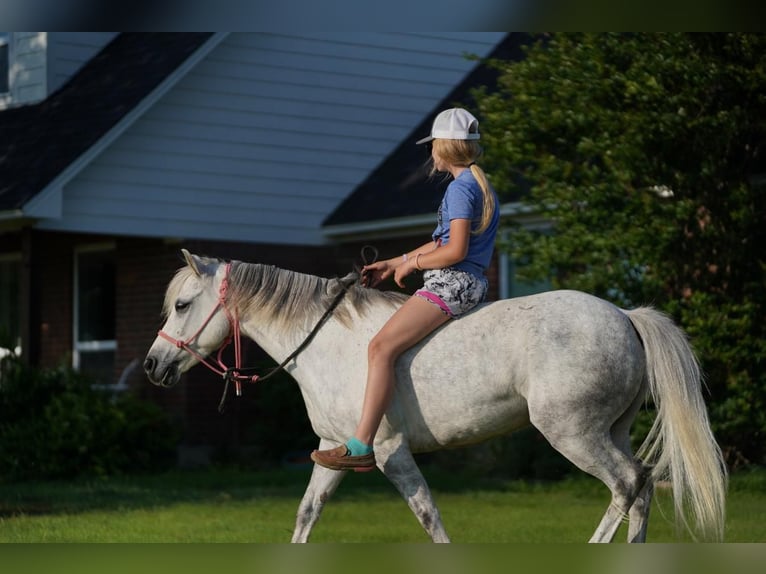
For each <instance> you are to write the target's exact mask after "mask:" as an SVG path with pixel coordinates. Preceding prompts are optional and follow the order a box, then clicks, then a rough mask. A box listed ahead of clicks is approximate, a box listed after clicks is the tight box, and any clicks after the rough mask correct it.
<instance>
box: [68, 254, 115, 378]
mask: <svg viewBox="0 0 766 574" xmlns="http://www.w3.org/2000/svg"><path fill="white" fill-rule="evenodd" d="M99 251H112V252H114V251H115V244H114V243H113V242H107V243H92V244H89V245H81V246H79V247H76V248H75V250H74V274H73V286H74V293H73V298H74V302H73V307H72V342H73V345H72V346H73V348H72V367H73V368H74V369H75V370H78V371H79V370H80V363H81V357H80V354H81V353H82V352H86V353H87V352H89V351H115V353H116V351H117V339H105V340H102V341H80V340H79V331H80V324H79V319H78V317H79V315H80V314H79V309H80V285H79V283H80V282H79V277H80V256H81V255H82V254H85V253H96V252H99ZM95 386H98V387H101V386H103V387H108V388H112V387H114V384H106V385H95Z"/></svg>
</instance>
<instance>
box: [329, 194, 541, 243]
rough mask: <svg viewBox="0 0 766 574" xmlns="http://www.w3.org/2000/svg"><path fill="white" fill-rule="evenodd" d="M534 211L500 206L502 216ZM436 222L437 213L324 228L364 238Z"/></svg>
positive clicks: (399, 233) (405, 231)
mask: <svg viewBox="0 0 766 574" xmlns="http://www.w3.org/2000/svg"><path fill="white" fill-rule="evenodd" d="M530 213H532V210H531V208H529V207H527V206H525V205H522V204H521V203H519V202H513V203H505V204H503V205H501V206H500V217H518V216H520V215H528V214H530ZM435 222H436V214H435V213H425V214H419V215H409V216H407V217H395V218H392V219H376V220H372V221H360V222H358V223H341V224H338V225H328V226H327V227H324V228H323V229H322V233H323V234H324V236H325V237H328V238H330V239H344V240H347V241H350V240H353V239H363V238H366V237H370V236H375V237H377V238H380V239H382V238H387V237H397V236H399V237H400V236H403V235H409V234H410V233H411V232H419V231H423V230H426V231H430V230H432V228H433V227H434V225H435Z"/></svg>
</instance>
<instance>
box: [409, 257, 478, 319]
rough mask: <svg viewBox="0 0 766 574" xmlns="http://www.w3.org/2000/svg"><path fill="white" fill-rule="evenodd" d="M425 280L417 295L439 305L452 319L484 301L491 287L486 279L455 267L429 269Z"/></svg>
mask: <svg viewBox="0 0 766 574" xmlns="http://www.w3.org/2000/svg"><path fill="white" fill-rule="evenodd" d="M423 279H424V283H423V288H422V289H419V290H418V291H416V292H415V295H417V296H418V297H423V298H424V299H426V300H428V301H430V302H431V303H433V304H434V305H438V306H439V308H440V309H441V310H442V311H444V312H445V313H446V314H447V315H449V316H450V317H452V318H457V317H460V316H461V315H463V314H464V313H467V312H468V311H470V310H471V309H473V308H474V307H476V305H478V304H479V303H481V302H482V301H484V298H485V297H486V296H487V288H488V287H489V283H488V282H487V278H486V277H477V276H476V275H473V274H472V273H468V272H467V271H460V270H459V269H455V268H453V267H447V268H446V269H429V270H428V271H426V272H425V273H423Z"/></svg>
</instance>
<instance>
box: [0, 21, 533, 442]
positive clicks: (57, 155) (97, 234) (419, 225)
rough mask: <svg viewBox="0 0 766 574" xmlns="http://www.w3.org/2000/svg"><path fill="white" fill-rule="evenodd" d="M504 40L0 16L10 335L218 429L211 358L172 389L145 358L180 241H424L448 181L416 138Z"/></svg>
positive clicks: (2, 214) (354, 252)
mask: <svg viewBox="0 0 766 574" xmlns="http://www.w3.org/2000/svg"><path fill="white" fill-rule="evenodd" d="M498 50H500V51H501V52H502V53H517V52H518V38H517V37H515V35H507V34H505V33H494V32H486V33H484V32H456V33H449V32H432V33H403V32H399V33H366V32H356V33H334V32H333V33H330V32H327V33H322V32H317V33H265V32H249V33H76V32H68V33H67V32H25V33H16V32H14V33H0V73H2V74H4V75H5V77H4V78H2V79H0V130H2V134H3V137H2V138H0V321H1V322H0V324H2V325H3V326H4V329H5V331H6V333H5V335H6V337H5V338H6V340H7V341H10V342H9V343H8V344H9V345H10V346H14V347H18V349H19V350H20V351H21V354H22V356H23V357H24V359H25V360H26V361H28V362H30V363H32V364H38V365H43V366H51V365H55V364H58V363H60V362H62V361H65V362H71V364H72V365H73V366H74V367H75V368H78V369H81V370H83V371H87V372H90V373H92V374H93V375H94V376H95V377H97V379H98V380H100V381H101V383H102V384H104V385H111V386H112V388H116V389H121V388H131V389H134V390H136V391H137V392H139V393H140V394H141V395H143V396H145V397H147V398H150V399H151V400H154V401H157V402H159V403H160V404H162V405H163V406H164V407H165V408H167V409H168V410H169V411H170V412H171V413H173V414H174V415H175V416H177V417H178V418H179V419H180V420H182V421H185V423H186V429H187V430H186V435H185V441H186V442H187V443H189V444H207V443H215V442H220V441H221V440H225V438H226V436H228V435H229V434H231V433H236V432H237V431H236V428H235V427H236V425H237V421H234V422H233V423H228V422H227V423H224V424H222V423H221V421H220V419H219V418H218V413H217V412H216V408H215V407H216V406H217V402H218V399H219V397H220V385H218V384H215V383H211V380H213V379H215V380H216V381H217V380H218V378H217V377H215V376H214V375H212V374H210V373H207V372H206V371H204V370H202V369H195V370H193V371H192V372H190V373H189V374H187V375H186V379H187V380H186V384H182V385H179V387H177V388H176V389H173V390H172V391H166V390H159V389H155V388H153V387H151V386H150V385H148V384H147V382H146V379H145V376H144V375H143V373H142V371H141V368H140V363H141V360H142V359H143V357H144V355H145V353H146V350H147V349H148V347H149V345H150V344H151V342H152V340H153V339H154V337H155V335H156V332H157V329H158V327H159V326H160V323H161V317H160V307H161V303H162V298H163V294H164V290H165V287H166V285H167V282H168V281H169V279H170V277H171V276H172V274H173V272H174V271H175V269H177V268H178V267H179V266H180V265H181V260H180V257H179V250H180V248H181V247H185V248H188V249H189V250H190V251H192V252H196V253H204V254H208V255H214V256H217V257H220V258H224V259H241V260H246V261H258V262H262V263H270V264H275V265H279V266H281V267H285V268H290V269H295V270H299V271H302V272H307V273H313V274H317V275H323V276H333V275H340V274H345V273H346V272H347V271H349V270H350V269H351V268H352V266H353V265H354V263H355V262H358V261H359V248H360V246H362V245H364V244H365V243H369V242H371V241H375V242H377V243H376V245H377V246H378V247H379V249H380V251H381V254H382V255H387V254H388V253H390V252H393V253H397V252H398V251H396V250H397V249H401V248H402V247H401V246H404V245H412V240H413V237H417V239H416V240H417V241H422V237H423V236H424V235H427V234H429V233H430V231H431V229H432V227H433V213H434V210H435V208H436V203H437V202H438V197H439V196H440V193H441V192H440V190H439V189H438V187H437V186H433V185H431V184H429V183H428V182H426V181H424V179H422V178H419V176H420V175H422V171H420V172H419V171H418V168H419V167H420V166H421V165H422V164H423V163H424V161H425V159H426V158H425V157H421V156H419V155H418V154H421V153H422V150H419V149H415V146H414V145H412V142H414V141H415V140H416V139H417V138H418V137H420V136H421V135H422V134H423V133H427V132H428V130H429V129H430V123H431V121H432V119H433V116H434V114H435V113H436V112H437V111H439V109H440V108H441V107H443V106H445V105H450V104H452V103H453V102H454V101H456V100H458V99H460V98H462V97H464V96H465V95H466V93H467V92H466V89H467V86H468V85H469V84H470V83H471V81H473V82H479V81H481V78H482V77H483V76H481V75H479V76H478V77H476V76H472V74H482V73H485V72H482V71H481V70H482V68H481V67H480V66H479V65H478V64H477V62H476V61H475V60H470V59H467V58H466V57H465V55H466V54H474V55H477V56H480V57H484V56H487V55H489V54H491V53H493V51H494V53H495V54H497V53H498V52H497V51H498ZM471 78H473V80H471ZM469 80H471V81H469ZM494 284H495V285H497V280H495V282H494ZM0 346H2V345H0ZM251 353H256V351H251Z"/></svg>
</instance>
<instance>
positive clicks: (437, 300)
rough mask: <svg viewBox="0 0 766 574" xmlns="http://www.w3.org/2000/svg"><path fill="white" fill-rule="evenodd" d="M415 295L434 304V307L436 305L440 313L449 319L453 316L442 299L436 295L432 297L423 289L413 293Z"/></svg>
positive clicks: (431, 294)
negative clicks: (443, 313) (442, 312)
mask: <svg viewBox="0 0 766 574" xmlns="http://www.w3.org/2000/svg"><path fill="white" fill-rule="evenodd" d="M415 295H417V296H419V297H423V299H427V300H429V301H430V302H431V303H434V304H435V305H438V306H439V307H440V308H441V310H442V311H444V312H445V313H446V314H447V315H449V316H450V317H453V316H454V313H453V312H452V309H450V308H449V307H448V306H447V304H446V303H445V302H444V301H442V298H441V297H439V296H438V295H434V294H433V293H431V292H430V291H426V290H425V289H419V290H418V291H415Z"/></svg>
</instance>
